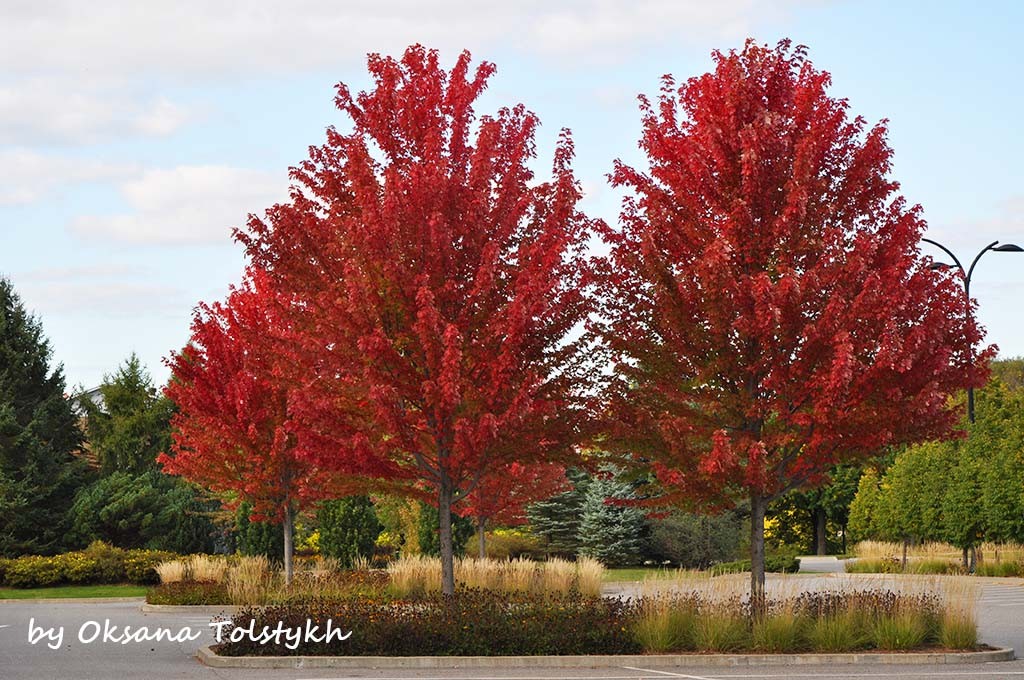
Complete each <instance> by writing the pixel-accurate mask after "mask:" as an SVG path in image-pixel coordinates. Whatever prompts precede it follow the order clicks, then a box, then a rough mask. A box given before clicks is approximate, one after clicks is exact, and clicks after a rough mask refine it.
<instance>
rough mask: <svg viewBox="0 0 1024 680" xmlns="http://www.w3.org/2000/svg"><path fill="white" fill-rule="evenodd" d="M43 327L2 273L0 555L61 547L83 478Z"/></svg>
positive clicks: (73, 420)
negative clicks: (69, 514)
mask: <svg viewBox="0 0 1024 680" xmlns="http://www.w3.org/2000/svg"><path fill="white" fill-rule="evenodd" d="M50 359H51V349H50V345H49V343H48V342H47V340H46V339H45V338H44V337H43V330H42V326H41V325H40V323H39V321H38V320H37V319H35V318H34V317H32V316H31V315H30V314H29V313H28V312H27V311H26V310H25V307H24V305H23V304H22V302H21V300H20V298H19V297H18V296H17V294H16V293H15V291H14V288H13V286H12V285H11V283H10V282H9V281H8V280H6V279H4V278H0V555H3V556H14V555H20V554H26V553H53V552H57V551H59V550H60V549H61V548H63V547H64V546H63V541H64V535H65V530H66V527H67V511H68V507H69V506H70V505H71V501H72V499H73V498H74V496H75V492H76V490H77V489H78V488H79V487H80V486H81V485H82V484H83V482H84V481H85V479H86V476H87V470H86V466H85V464H84V463H83V462H82V461H81V460H80V459H79V458H77V457H76V456H75V452H76V451H78V450H79V449H80V447H81V444H82V433H81V430H80V429H79V427H78V416H77V414H76V413H75V411H74V409H73V407H72V404H71V402H70V401H69V400H68V398H67V397H66V396H65V394H64V390H65V384H64V372H63V367H61V366H60V365H58V366H56V367H53V368H51V366H50Z"/></svg>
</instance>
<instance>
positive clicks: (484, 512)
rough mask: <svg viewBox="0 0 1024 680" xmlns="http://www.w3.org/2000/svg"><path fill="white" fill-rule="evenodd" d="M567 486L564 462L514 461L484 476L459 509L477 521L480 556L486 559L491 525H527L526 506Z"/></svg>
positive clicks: (458, 511) (461, 512)
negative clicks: (488, 533)
mask: <svg viewBox="0 0 1024 680" xmlns="http://www.w3.org/2000/svg"><path fill="white" fill-rule="evenodd" d="M568 486H569V480H568V479H566V477H565V468H564V467H562V466H561V465H557V464H554V463H536V464H533V465H523V464H522V463H517V462H513V463H510V464H508V465H507V466H505V468H504V469H502V470H498V471H496V472H495V474H490V475H488V476H487V477H485V478H483V479H482V480H481V481H480V483H479V484H477V485H476V488H475V489H473V490H472V491H471V492H470V493H468V494H467V495H466V497H465V498H464V499H463V501H462V502H461V503H460V504H459V505H458V508H457V510H456V512H457V513H458V515H459V516H460V517H470V518H472V519H473V521H474V522H475V523H476V535H477V544H478V546H479V555H480V557H481V558H484V557H487V533H486V532H487V527H488V526H518V525H520V524H525V523H526V506H528V505H529V504H530V503H533V502H535V501H540V500H544V499H546V498H551V497H552V496H554V495H555V494H558V493H561V492H563V491H565V490H566V489H567V488H568Z"/></svg>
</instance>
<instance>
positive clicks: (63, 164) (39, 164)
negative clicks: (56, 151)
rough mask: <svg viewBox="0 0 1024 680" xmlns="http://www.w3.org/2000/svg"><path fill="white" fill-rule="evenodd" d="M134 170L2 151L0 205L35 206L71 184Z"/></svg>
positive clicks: (20, 150)
mask: <svg viewBox="0 0 1024 680" xmlns="http://www.w3.org/2000/svg"><path fill="white" fill-rule="evenodd" d="M131 170H132V169H131V167H130V166H126V165H122V164H116V163H107V162H103V161H91V160H84V159H80V158H72V157H64V156H54V155H49V154H41V153H37V152H35V151H31V150H28V149H0V206H5V205H20V204H25V203H33V202H35V201H37V200H39V199H40V198H42V197H44V196H45V195H47V194H49V193H51V192H54V191H58V190H60V189H62V188H65V187H67V186H69V185H72V184H77V183H82V182H99V181H107V180H110V179H116V178H120V177H124V176H126V175H127V174H128V173H130V172H131Z"/></svg>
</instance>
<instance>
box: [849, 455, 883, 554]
mask: <svg viewBox="0 0 1024 680" xmlns="http://www.w3.org/2000/svg"><path fill="white" fill-rule="evenodd" d="M884 496H885V494H884V492H883V491H882V486H881V479H880V478H879V473H878V471H877V470H875V469H873V468H868V469H867V470H865V471H864V474H862V475H861V477H860V481H859V482H858V483H857V494H856V495H855V496H854V497H853V501H852V502H851V503H850V521H849V531H850V539H851V540H852V541H854V542H857V541H866V540H872V539H873V540H885V539H887V538H889V536H888V535H887V534H886V531H885V528H883V527H884V524H885V523H884V522H883V520H882V515H883V514H885V513H886V509H885V508H884V507H883V506H882V503H883V499H884Z"/></svg>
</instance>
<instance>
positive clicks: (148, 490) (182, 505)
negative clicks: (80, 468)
mask: <svg viewBox="0 0 1024 680" xmlns="http://www.w3.org/2000/svg"><path fill="white" fill-rule="evenodd" d="M213 509H214V507H213V504H211V503H209V502H204V501H202V500H201V499H200V498H198V497H197V495H196V492H195V491H194V490H193V489H192V488H191V487H190V486H189V485H187V484H185V483H183V482H181V481H179V480H176V479H174V478H172V477H169V476H167V475H164V474H161V473H160V472H157V471H156V470H150V471H149V472H146V473H143V474H141V475H133V474H131V473H129V472H114V473H113V474H110V475H107V476H106V477H103V478H101V479H100V480H98V481H97V482H95V483H94V484H92V485H90V486H88V487H86V488H84V489H83V490H82V491H80V492H79V494H78V496H77V497H76V498H75V503H74V505H73V506H72V508H71V512H70V515H71V517H72V522H73V524H72V534H73V536H74V538H75V539H76V540H77V542H78V543H79V544H81V545H86V544H89V543H91V542H92V541H95V540H102V541H106V542H107V543H110V544H112V545H115V546H117V547H119V548H149V549H151V550H171V551H173V552H177V553H183V554H187V553H206V552H212V551H213V549H214V535H215V533H216V529H215V528H214V526H213V523H212V522H211V520H210V518H209V514H210V513H211V511H212V510H213Z"/></svg>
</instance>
